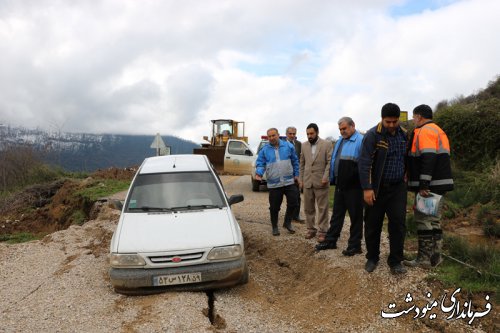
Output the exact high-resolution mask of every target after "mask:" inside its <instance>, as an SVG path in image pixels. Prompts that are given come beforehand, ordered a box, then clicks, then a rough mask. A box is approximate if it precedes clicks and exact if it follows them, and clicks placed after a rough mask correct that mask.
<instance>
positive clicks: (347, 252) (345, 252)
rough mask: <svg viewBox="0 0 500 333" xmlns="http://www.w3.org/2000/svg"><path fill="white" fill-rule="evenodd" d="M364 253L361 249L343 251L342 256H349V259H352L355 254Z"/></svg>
mask: <svg viewBox="0 0 500 333" xmlns="http://www.w3.org/2000/svg"><path fill="white" fill-rule="evenodd" d="M361 253H363V251H361V249H345V250H344V251H342V254H343V255H345V256H347V257H352V256H353V255H355V254H361Z"/></svg>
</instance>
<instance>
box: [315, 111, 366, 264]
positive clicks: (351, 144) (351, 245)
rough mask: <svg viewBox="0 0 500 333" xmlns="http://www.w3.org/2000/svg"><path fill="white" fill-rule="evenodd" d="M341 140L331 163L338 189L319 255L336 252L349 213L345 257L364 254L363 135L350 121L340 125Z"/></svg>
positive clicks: (332, 174)
mask: <svg viewBox="0 0 500 333" xmlns="http://www.w3.org/2000/svg"><path fill="white" fill-rule="evenodd" d="M338 125H339V130H340V134H341V137H340V138H339V139H338V140H337V143H336V144H335V148H334V150H333V155H332V159H331V163H330V184H331V185H335V196H334V199H333V214H332V218H331V219H330V228H329V229H328V232H327V233H326V239H325V241H324V242H322V243H319V244H317V245H316V251H321V250H327V249H336V248H337V240H338V238H339V237H340V233H341V231H342V228H343V226H344V219H345V213H346V212H347V211H348V212H349V218H350V220H351V228H350V236H349V241H348V244H347V248H346V249H345V250H344V251H342V254H343V255H345V256H353V255H355V254H359V253H361V252H362V251H361V239H362V238H363V190H362V189H361V184H360V182H359V173H358V159H359V155H360V152H361V142H362V140H363V135H361V134H360V133H359V132H358V131H356V128H355V124H354V121H353V120H352V119H351V118H349V117H343V118H340V120H339V121H338Z"/></svg>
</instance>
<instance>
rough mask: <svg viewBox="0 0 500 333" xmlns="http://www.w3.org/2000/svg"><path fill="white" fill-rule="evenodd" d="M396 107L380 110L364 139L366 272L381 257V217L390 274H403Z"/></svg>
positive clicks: (402, 139)
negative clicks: (385, 224)
mask: <svg viewBox="0 0 500 333" xmlns="http://www.w3.org/2000/svg"><path fill="white" fill-rule="evenodd" d="M400 113H401V111H400V109H399V106H397V105H396V104H393V103H387V104H385V105H384V106H383V107H382V112H381V114H382V121H381V122H380V123H379V124H378V125H377V126H375V127H373V128H371V129H370V130H369V131H368V132H367V133H366V134H365V136H364V138H363V144H362V149H361V156H360V159H359V164H358V166H359V178H360V182H361V187H362V188H363V197H364V201H365V203H366V205H367V206H366V210H365V242H366V252H367V253H366V259H367V261H366V264H365V270H366V271H367V272H369V273H371V272H373V271H374V270H375V268H376V267H377V264H378V261H379V259H380V258H379V256H380V235H381V232H382V225H383V222H384V215H386V214H387V218H388V220H389V224H388V227H389V228H388V229H389V243H390V252H389V257H388V259H387V263H388V264H389V267H390V268H391V273H393V274H404V273H406V269H405V268H404V266H403V265H401V262H402V261H403V248H404V239H405V233H406V226H405V222H406V184H405V179H404V178H405V156H406V148H407V142H408V138H407V134H406V130H405V129H403V128H402V127H400V126H399V116H400Z"/></svg>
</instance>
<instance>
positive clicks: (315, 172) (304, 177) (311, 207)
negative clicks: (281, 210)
mask: <svg viewBox="0 0 500 333" xmlns="http://www.w3.org/2000/svg"><path fill="white" fill-rule="evenodd" d="M306 134H307V141H305V142H304V143H302V154H301V155H300V177H299V178H300V181H299V184H300V187H301V188H303V189H304V211H305V213H306V224H307V234H306V239H311V238H313V237H315V236H316V234H318V242H324V241H325V236H326V231H327V230H328V190H329V184H330V159H331V157H332V148H333V146H332V143H331V142H329V141H325V140H323V139H321V138H320V137H319V136H318V134H319V129H318V125H316V124H314V123H311V124H309V125H308V126H307V128H306ZM316 205H317V207H318V221H317V224H316Z"/></svg>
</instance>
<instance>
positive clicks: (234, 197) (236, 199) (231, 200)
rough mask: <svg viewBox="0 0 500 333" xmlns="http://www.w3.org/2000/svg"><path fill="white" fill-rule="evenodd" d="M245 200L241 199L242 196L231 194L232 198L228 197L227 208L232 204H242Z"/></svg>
mask: <svg viewBox="0 0 500 333" xmlns="http://www.w3.org/2000/svg"><path fill="white" fill-rule="evenodd" d="M244 199H245V198H244V197H243V194H233V195H232V196H230V197H229V199H228V202H229V206H231V205H232V204H235V203H238V202H242V201H243V200H244Z"/></svg>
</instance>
